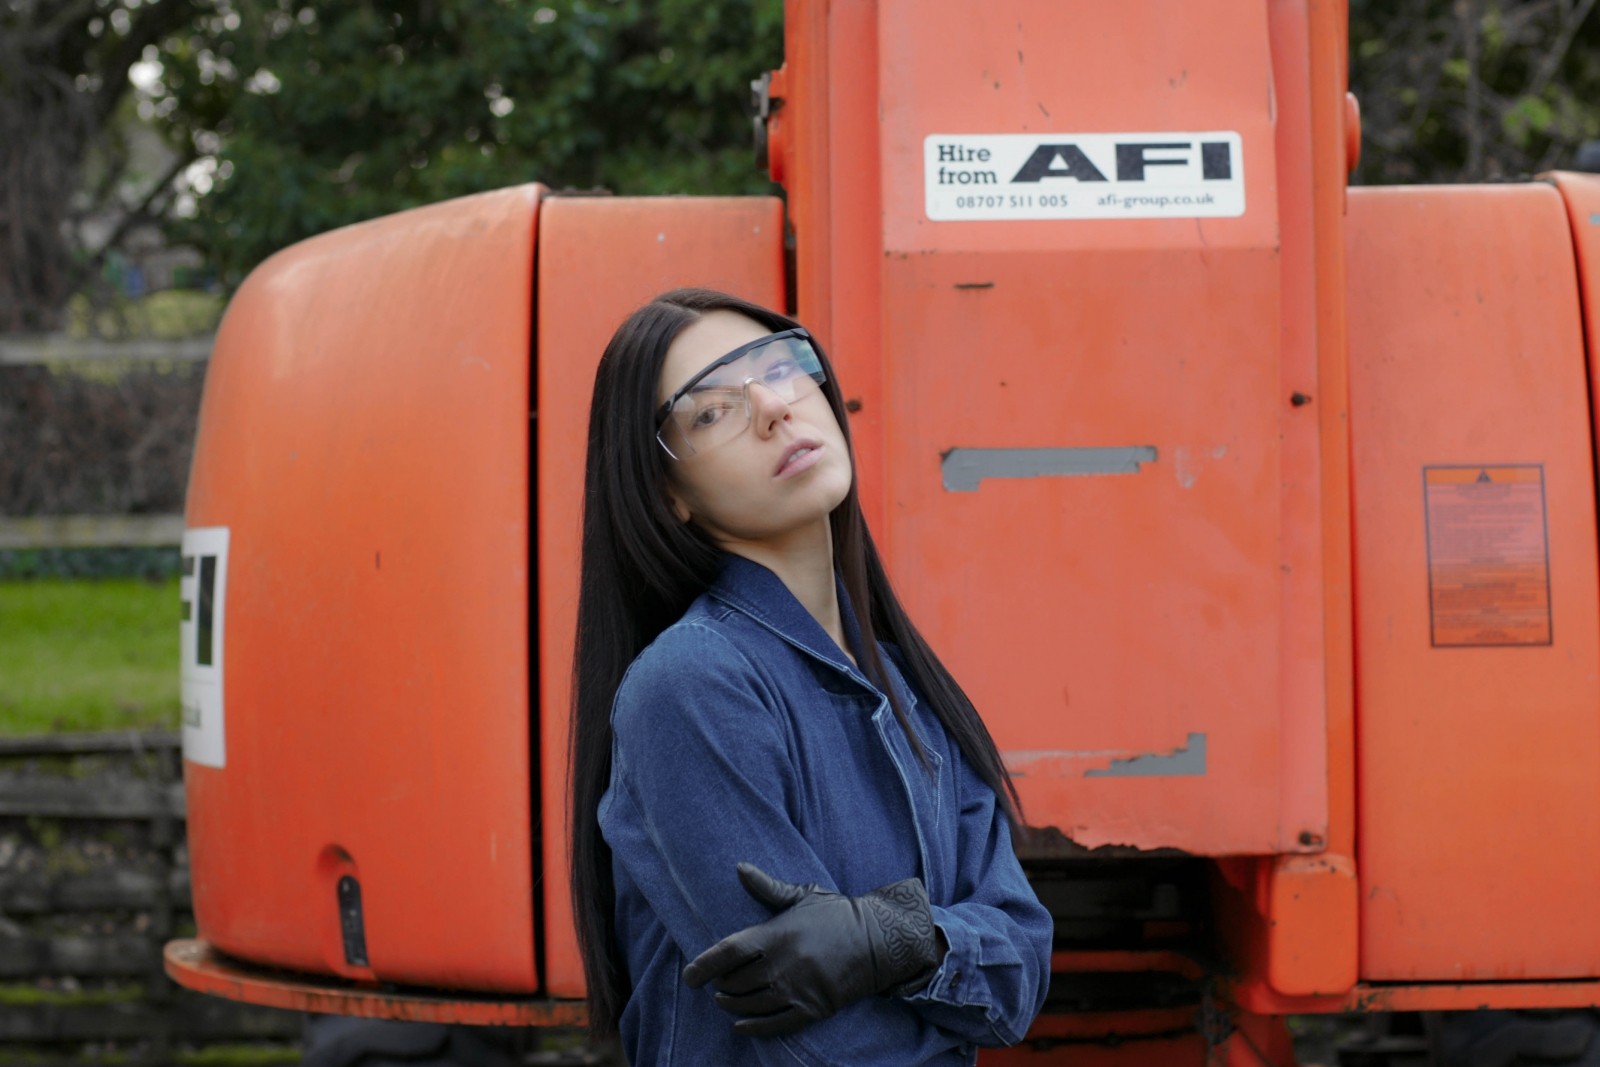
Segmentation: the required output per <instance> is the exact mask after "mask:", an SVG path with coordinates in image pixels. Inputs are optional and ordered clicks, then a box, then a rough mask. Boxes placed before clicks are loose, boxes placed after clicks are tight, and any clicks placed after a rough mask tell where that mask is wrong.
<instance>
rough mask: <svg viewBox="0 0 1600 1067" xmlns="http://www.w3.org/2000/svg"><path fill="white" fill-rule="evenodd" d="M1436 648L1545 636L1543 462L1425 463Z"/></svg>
mask: <svg viewBox="0 0 1600 1067" xmlns="http://www.w3.org/2000/svg"><path fill="white" fill-rule="evenodd" d="M1422 479H1423V492H1424V494H1425V495H1426V500H1427V523H1428V595H1429V599H1430V601H1431V605H1430V606H1431V609H1432V620H1433V645H1434V647H1435V648H1440V647H1445V646H1460V645H1548V644H1549V643H1550V551H1549V537H1548V533H1547V530H1546V527H1545V513H1544V468H1543V467H1540V466H1536V465H1529V466H1508V467H1424V468H1423V469H1422Z"/></svg>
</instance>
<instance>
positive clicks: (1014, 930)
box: [906, 745, 1054, 1045]
mask: <svg viewBox="0 0 1600 1067" xmlns="http://www.w3.org/2000/svg"><path fill="white" fill-rule="evenodd" d="M951 747H952V750H953V754H954V755H955V756H956V759H955V763H956V766H957V771H956V774H957V779H956V783H957V790H958V797H959V800H960V804H961V808H960V811H961V814H960V820H961V821H960V826H959V827H958V833H959V842H958V862H957V865H956V872H957V873H956V893H955V900H954V902H953V903H951V904H949V905H947V906H944V907H940V906H937V905H935V907H934V909H933V920H934V923H935V925H937V926H938V927H939V929H940V930H942V931H943V932H944V936H945V939H946V940H947V941H948V942H949V944H950V949H949V951H948V952H947V953H946V954H945V958H944V960H943V962H941V963H940V965H939V968H938V970H936V971H935V972H934V975H933V979H932V981H930V982H929V983H928V984H927V985H926V986H925V987H923V989H922V990H920V991H919V992H917V993H914V994H912V995H911V996H910V997H908V998H906V999H907V1002H908V1003H910V1004H911V1005H912V1006H914V1007H915V1008H916V1009H917V1010H918V1011H919V1012H920V1013H921V1014H922V1015H923V1016H924V1017H925V1018H927V1019H928V1020H929V1021H931V1022H933V1023H935V1024H937V1025H938V1026H940V1027H943V1028H944V1029H946V1030H949V1031H951V1032H952V1033H955V1034H958V1035H960V1036H961V1037H963V1038H964V1039H966V1040H968V1041H971V1042H972V1043H974V1044H978V1045H997V1044H998V1045H1014V1044H1016V1043H1017V1042H1018V1041H1021V1040H1022V1038H1023V1036H1024V1035H1025V1034H1026V1033H1027V1031H1028V1027H1029V1025H1031V1024H1032V1022H1033V1020H1034V1017H1035V1016H1036V1015H1038V1014H1039V1010H1040V1009H1041V1008H1042V1007H1044V998H1045V993H1046V992H1047V990H1048V988H1049V984H1050V948H1051V942H1052V939H1053V935H1054V924H1053V921H1052V920H1051V918H1050V913H1049V912H1048V911H1046V910H1045V907H1044V905H1042V904H1040V903H1039V898H1038V896H1037V895H1035V893H1034V891H1033V888H1032V887H1031V886H1030V885H1029V884H1028V880H1027V877H1026V876H1025V875H1024V874H1023V873H1022V865H1021V864H1020V863H1019V862H1018V861H1017V856H1016V852H1015V851H1014V850H1013V849H1012V845H1011V827H1010V823H1009V821H1008V820H1007V818H1006V815H1005V811H1004V809H1003V808H1002V807H1001V806H1000V804H999V802H998V801H997V800H996V798H995V795H994V791H993V790H992V789H990V788H989V786H988V785H987V784H985V783H984V781H983V780H982V779H981V778H979V777H978V776H977V774H975V773H974V772H973V771H972V769H971V768H970V767H969V766H968V765H967V761H966V760H965V759H963V758H961V756H960V752H959V749H955V747H954V745H952V746H951Z"/></svg>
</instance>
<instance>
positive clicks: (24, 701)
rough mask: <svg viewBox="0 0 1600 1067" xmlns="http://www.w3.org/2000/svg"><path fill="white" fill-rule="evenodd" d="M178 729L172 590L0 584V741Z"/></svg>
mask: <svg viewBox="0 0 1600 1067" xmlns="http://www.w3.org/2000/svg"><path fill="white" fill-rule="evenodd" d="M177 724H178V583H177V581H176V580H166V581H162V582H159V583H152V582H146V581H134V580H126V579H122V580H101V581H54V580H41V581H26V582H15V581H0V732H5V733H15V734H26V733H37V732H42V731H50V730H120V729H147V728H166V729H175V728H176V727H177Z"/></svg>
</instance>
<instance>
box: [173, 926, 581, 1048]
mask: <svg viewBox="0 0 1600 1067" xmlns="http://www.w3.org/2000/svg"><path fill="white" fill-rule="evenodd" d="M162 957H163V963H164V965H165V967H166V972H167V975H168V976H169V977H170V978H171V979H172V980H173V981H174V982H177V983H178V984H179V985H181V986H183V987H184V988H185V989H192V990H194V991H195V992H197V993H206V994H209V995H211V996H215V997H222V998H224V999H226V1000H237V1001H242V1002H244V1003H246V1004H258V1005H261V1006H263V1007H268V1008H285V1009H288V1010H290V1011H309V1012H318V1013H323V1014H330V1015H356V1016H360V1017H362V1018H366V1019H398V1020H402V1021H405V1022H429V1023H465V1024H467V1025H469V1026H540V1027H559V1028H573V1027H581V1026H585V1025H587V1023H588V1012H587V1010H586V1009H585V1007H584V1004H583V1002H582V1001H578V1000H550V999H547V998H512V997H506V998H495V997H492V996H472V995H467V994H461V993H445V992H437V993H435V992H427V991H419V990H408V991H405V992H396V991H393V990H387V989H369V988H365V987H363V986H359V985H356V984H354V983H351V982H344V981H341V980H339V979H337V978H329V977H324V976H321V975H315V976H313V975H300V974H291V973H289V972H286V971H277V970H271V969H268V968H265V967H257V966H253V965H251V964H248V963H244V962H241V961H239V960H235V959H232V958H231V957H228V956H225V955H223V954H222V953H220V952H218V951H217V950H216V949H215V948H213V947H212V946H211V945H210V944H208V943H207V942H205V941H202V940H199V939H196V938H183V939H179V940H175V941H169V942H167V945H166V948H165V949H164V950H163V952H162Z"/></svg>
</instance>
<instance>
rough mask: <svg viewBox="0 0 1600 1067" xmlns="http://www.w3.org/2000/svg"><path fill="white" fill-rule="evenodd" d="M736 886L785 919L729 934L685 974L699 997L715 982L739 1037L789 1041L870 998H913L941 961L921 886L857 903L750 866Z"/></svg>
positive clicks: (909, 883)
mask: <svg viewBox="0 0 1600 1067" xmlns="http://www.w3.org/2000/svg"><path fill="white" fill-rule="evenodd" d="M739 881H740V882H742V883H743V884H744V888H745V891H746V892H748V893H749V894H750V895H751V896H752V897H755V898H756V899H757V900H759V901H761V902H762V903H763V904H765V905H767V906H768V907H770V908H773V909H776V910H778V912H779V914H777V915H775V916H773V917H772V918H770V919H768V920H767V921H766V922H764V923H758V924H756V925H755V926H749V927H746V928H745V929H743V930H740V931H739V932H738V933H735V934H729V935H728V936H727V937H725V938H723V939H722V940H721V941H718V942H717V943H716V944H715V945H712V946H711V947H710V948H708V949H706V950H705V951H704V952H702V953H700V955H698V956H696V957H695V958H694V959H693V960H692V961H690V963H689V966H687V967H685V968H684V971H683V980H684V981H685V982H688V983H689V985H691V986H694V987H695V988H699V987H700V986H702V985H704V984H705V983H707V982H714V983H715V984H716V988H717V990H718V992H717V994H716V1002H717V1006H718V1007H719V1008H722V1009H723V1010H724V1011H728V1012H731V1013H733V1014H734V1015H739V1016H743V1018H740V1019H739V1020H738V1021H737V1022H735V1023H734V1024H733V1029H734V1032H735V1033H739V1034H744V1035H746V1036H749V1037H767V1036H771V1035H773V1034H787V1033H793V1032H794V1031H796V1030H799V1029H800V1028H801V1027H804V1026H807V1025H809V1024H811V1023H814V1022H816V1021H818V1020H819V1019H826V1018H828V1017H829V1016H830V1015H833V1014H834V1013H836V1012H837V1011H838V1010H839V1009H840V1008H843V1007H844V1006H845V1005H847V1004H849V1003H851V1002H852V1001H855V1000H859V999H860V998H862V997H868V996H872V995H873V994H874V993H892V994H896V995H902V996H903V995H906V994H909V993H914V992H916V991H917V990H919V989H921V988H922V987H923V986H925V985H927V984H928V981H929V980H930V979H931V978H932V977H933V972H934V970H935V969H936V968H937V967H938V966H939V961H940V960H941V959H943V958H944V952H945V946H944V944H943V941H944V939H943V937H941V936H940V935H939V931H938V928H937V927H936V926H934V925H933V912H932V910H931V909H930V908H929V906H928V891H927V890H926V889H925V888H923V885H922V880H921V879H920V878H907V879H905V880H904V881H900V882H894V883H891V884H890V885H886V886H882V887H881V888H878V889H874V890H873V891H872V892H870V893H866V894H863V895H862V896H859V897H847V896H845V895H843V894H842V893H835V892H834V891H833V890H831V889H823V888H821V887H819V886H816V885H813V884H806V885H794V884H792V883H790V882H785V881H782V880H780V879H777V878H774V877H772V876H771V875H769V874H767V873H766V872H765V871H762V870H761V869H760V868H758V867H756V866H754V865H752V864H749V863H741V864H739Z"/></svg>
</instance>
